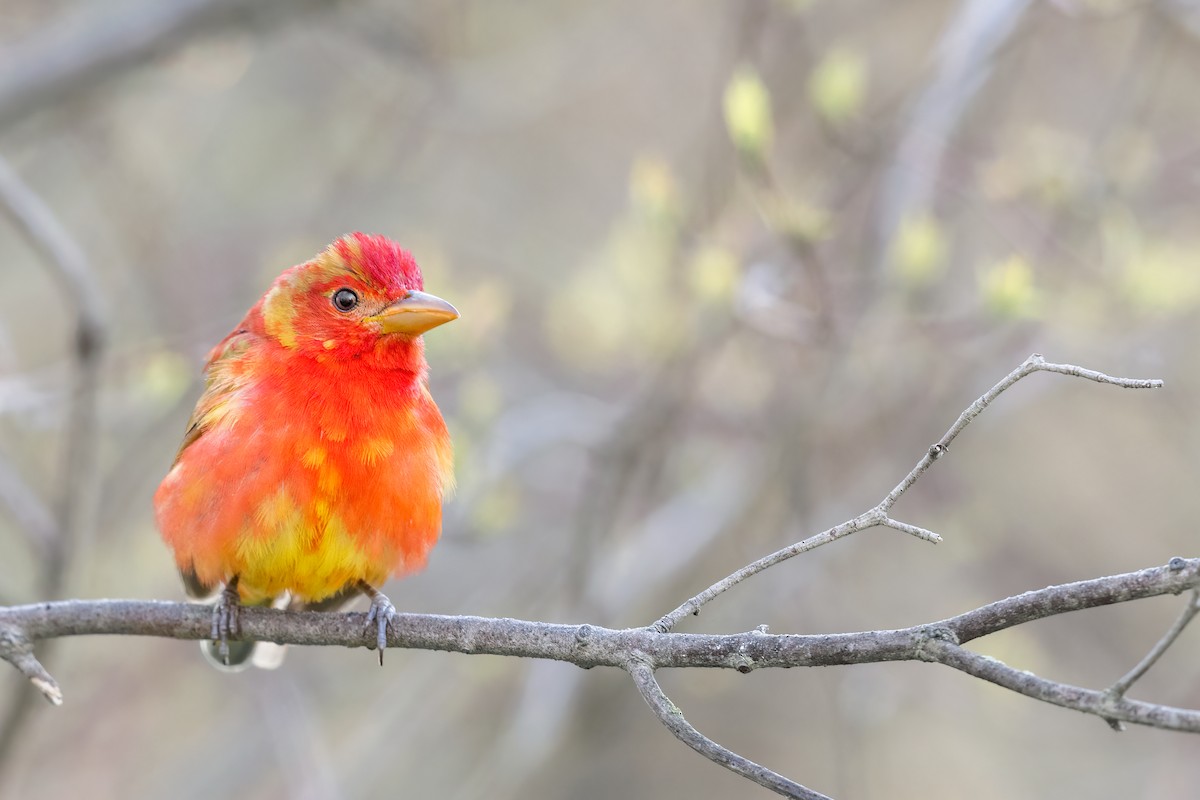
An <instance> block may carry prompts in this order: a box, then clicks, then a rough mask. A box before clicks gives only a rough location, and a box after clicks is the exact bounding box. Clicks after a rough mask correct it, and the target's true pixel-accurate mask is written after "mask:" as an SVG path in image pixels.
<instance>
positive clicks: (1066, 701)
mask: <svg viewBox="0 0 1200 800" xmlns="http://www.w3.org/2000/svg"><path fill="white" fill-rule="evenodd" d="M922 653H923V658H924V660H926V661H936V662H937V663H939V664H945V665H946V666H948V667H953V668H954V669H957V670H960V671H962V672H965V673H967V674H968V675H973V676H975V677H976V678H981V679H983V680H985V681H988V682H990V683H994V684H996V685H997V686H1003V687H1004V688H1005V689H1011V690H1012V691H1014V692H1017V693H1019V694H1023V695H1025V696H1026V697H1032V698H1033V699H1034V700H1041V701H1042V702H1043V703H1052V704H1053V705H1056V706H1061V707H1063V708H1070V709H1073V710H1075V711H1082V712H1083V713H1085V714H1094V715H1096V716H1098V717H1103V718H1104V719H1116V720H1121V721H1124V722H1134V723H1137V724H1139V725H1148V726H1150V727H1153V728H1162V729H1165V730H1172V731H1181V732H1185V733H1200V713H1197V712H1195V711H1192V710H1190V709H1186V708H1174V707H1172V706H1163V705H1158V704H1157V703H1144V702H1140V701H1137V700H1127V699H1125V698H1123V697H1113V696H1112V695H1110V694H1109V693H1108V692H1103V691H1095V690H1093V689H1084V688H1081V687H1079V686H1072V685H1070V684H1067V683H1058V682H1056V681H1050V680H1046V679H1045V678H1039V677H1038V676H1037V675H1034V674H1033V673H1032V672H1029V671H1028V670H1020V669H1013V668H1012V667H1010V666H1008V665H1007V664H1005V663H1003V662H1002V661H998V660H996V659H994V658H991V657H990V656H981V655H979V654H978V653H972V652H971V651H970V650H967V649H965V648H963V647H960V646H959V645H957V644H955V643H954V642H952V641H946V640H943V639H938V638H931V639H930V641H929V642H928V643H927V645H926V646H925V648H924V649H923V650H922Z"/></svg>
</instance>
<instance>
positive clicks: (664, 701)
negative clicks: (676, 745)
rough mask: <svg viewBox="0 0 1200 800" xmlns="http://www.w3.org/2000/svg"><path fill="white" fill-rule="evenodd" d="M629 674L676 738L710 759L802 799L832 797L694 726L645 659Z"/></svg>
mask: <svg viewBox="0 0 1200 800" xmlns="http://www.w3.org/2000/svg"><path fill="white" fill-rule="evenodd" d="M629 675H630V676H631V677H632V678H633V682H634V684H635V685H636V686H637V688H638V691H639V692H641V693H642V699H644V700H645V701H646V704H647V705H648V706H650V710H651V711H653V712H654V715H655V716H657V717H658V719H659V721H660V722H661V723H662V724H663V725H665V726H666V728H667V730H669V731H670V732H671V733H672V734H674V735H675V738H676V739H678V740H679V741H681V742H683V743H684V744H686V745H687V746H688V747H690V748H692V749H693V750H695V751H696V752H697V753H699V754H700V755H702V756H704V757H705V758H707V759H708V760H709V761H712V762H714V763H717V764H720V765H721V766H722V767H724V768H725V769H727V770H729V771H731V772H734V773H736V774H738V775H741V776H742V777H743V778H748V779H750V780H752V781H754V782H755V783H757V784H758V785H760V786H765V787H767V788H768V789H770V790H771V791H773V792H775V793H777V794H781V795H783V796H784V797H795V798H800V800H832V798H830V797H828V796H827V795H823V794H821V793H820V792H814V791H813V790H812V789H809V788H807V787H804V786H801V785H800V784H798V783H796V782H795V781H791V780H788V779H787V778H785V777H783V776H782V775H780V774H779V773H777V772H772V771H771V770H769V769H767V768H766V767H763V766H760V765H758V764H755V763H754V762H753V761H751V760H750V759H748V758H743V757H742V756H739V755H738V754H737V753H735V752H733V751H732V750H729V749H728V748H725V747H722V746H721V745H719V744H717V743H716V742H714V741H713V740H712V739H709V738H708V737H707V736H705V735H704V734H702V733H701V732H700V731H698V730H696V729H695V728H693V727H692V725H691V723H690V722H688V721H687V720H686V719H684V718H683V712H682V711H680V710H679V706H677V705H675V704H674V703H672V702H671V698H669V697H667V695H666V694H665V693H664V692H663V690H662V687H661V686H659V685H658V680H656V679H655V677H654V667H652V666H650V665H649V664H647V663H645V662H644V661H634V662H633V663H631V664H630V665H629Z"/></svg>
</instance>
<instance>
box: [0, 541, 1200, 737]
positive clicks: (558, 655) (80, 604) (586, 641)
mask: <svg viewBox="0 0 1200 800" xmlns="http://www.w3.org/2000/svg"><path fill="white" fill-rule="evenodd" d="M1198 587H1200V558H1193V559H1184V558H1175V559H1172V560H1171V562H1170V563H1168V564H1167V565H1165V566H1161V567H1151V568H1149V569H1144V570H1140V571H1138V572H1129V573H1125V574H1122V575H1112V576H1109V577H1104V578H1096V579H1093V580H1087V581H1079V582H1076V583H1067V584H1062V585H1060V586H1048V587H1046V588H1045V589H1040V590H1038V591H1032V592H1026V593H1024V594H1021V595H1017V596H1015V597H1010V598H1008V599H1006V600H1001V601H998V602H995V603H991V604H989V605H986V606H983V607H981V608H977V609H974V610H972V611H968V612H966V613H964V614H960V615H958V616H956V617H950V618H949V619H944V620H941V621H938V622H933V623H929V624H925V625H916V626H913V627H911V628H901V629H897V630H881V631H863V632H858V633H833V634H770V633H764V632H762V631H761V630H753V631H748V632H744V633H734V634H698V633H661V632H659V631H657V630H655V629H654V628H625V629H620V630H617V629H612V628H604V627H600V626H597V625H589V624H582V625H565V624H554V623H548V622H533V621H527V620H518V619H506V618H490V617H472V616H461V617H450V616H442V615H437V614H398V615H397V616H396V618H395V620H394V622H393V624H392V627H391V629H390V632H389V635H388V646H389V647H407V648H412V649H419V650H442V651H448V652H454V653H466V654H471V655H498V656H516V657H521V658H543V659H551V660H555V661H565V662H568V663H571V664H575V665H577V666H580V667H584V668H590V667H618V668H621V669H626V668H627V666H628V665H629V664H630V663H631V662H633V661H636V660H642V661H646V662H647V663H650V664H651V665H653V667H654V668H655V669H659V668H664V667H680V668H682V667H710V668H721V669H736V670H738V671H739V672H743V673H745V672H750V671H751V670H753V669H761V668H780V667H817V666H833V665H843V664H866V663H875V662H880V661H914V660H929V658H928V653H927V652H926V645H927V642H928V641H929V639H930V637H931V632H933V631H948V632H949V634H950V635H951V637H952V638H953V639H954V640H955V641H957V642H966V641H970V640H971V639H976V638H979V637H981V636H985V635H987V634H989V633H995V632H996V631H1001V630H1005V629H1007V628H1011V627H1013V626H1014V625H1019V624H1022V623H1026V622H1031V621H1033V620H1037V619H1043V618H1045V617H1050V616H1055V615H1058V614H1063V613H1066V612H1068V611H1076V610H1079V609H1084V608H1095V607H1098V606H1105V605H1111V604H1113V603H1122V602H1128V601H1131V600H1140V599H1143V598H1147V597H1155V596H1158V595H1163V594H1179V593H1181V592H1185V591H1189V590H1192V589H1195V588H1198ZM0 628H3V629H6V630H10V631H16V632H18V633H19V634H20V635H21V636H23V637H25V639H27V640H28V641H30V642H37V641H42V640H46V639H54V638H59V637H65V636H87V635H95V634H108V635H123V636H156V637H162V638H171V639H208V638H209V637H210V635H211V632H212V609H211V607H209V606H207V605H202V604H191V603H168V602H162V601H152V600H64V601H61V602H56V603H37V604H33V605H24V606H10V607H3V608H0ZM373 631H374V628H373V627H372V628H371V629H370V630H368V627H367V625H366V623H365V615H364V614H361V613H351V614H333V613H320V612H295V611H281V610H277V609H270V608H254V607H246V608H243V609H242V612H241V634H240V635H238V636H232V637H230V639H231V641H244V640H255V641H270V642H276V643H279V644H295V645H338V646H343V647H369V646H371V645H373V644H374V634H373ZM1080 710H1086V709H1080ZM1198 719H1200V715H1198ZM1130 721H1135V722H1136V721H1140V720H1130Z"/></svg>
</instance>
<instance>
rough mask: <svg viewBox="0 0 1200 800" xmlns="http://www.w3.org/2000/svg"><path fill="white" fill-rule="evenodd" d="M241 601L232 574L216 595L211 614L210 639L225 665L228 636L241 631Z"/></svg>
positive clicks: (235, 579) (236, 583)
mask: <svg viewBox="0 0 1200 800" xmlns="http://www.w3.org/2000/svg"><path fill="white" fill-rule="evenodd" d="M241 602H242V600H241V595H239V594H238V576H237V575H234V576H233V577H232V578H230V579H229V581H228V582H227V583H226V584H225V588H223V589H221V593H220V594H219V595H217V602H216V605H214V606H213V614H212V640H213V641H214V642H215V643H216V645H217V656H218V657H219V658H220V659H221V661H222V662H223V663H224V664H225V666H229V637H230V636H237V635H239V634H240V633H241V632H242V615H241V610H242V605H241Z"/></svg>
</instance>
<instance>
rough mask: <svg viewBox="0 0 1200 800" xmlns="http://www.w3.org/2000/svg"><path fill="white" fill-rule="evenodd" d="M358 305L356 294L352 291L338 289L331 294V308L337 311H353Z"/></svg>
mask: <svg viewBox="0 0 1200 800" xmlns="http://www.w3.org/2000/svg"><path fill="white" fill-rule="evenodd" d="M357 305H358V294H356V293H355V291H354V290H353V289H338V290H337V291H336V292H334V293H333V307H334V308H336V309H337V310H338V311H353V310H354V307H355V306H357Z"/></svg>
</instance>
